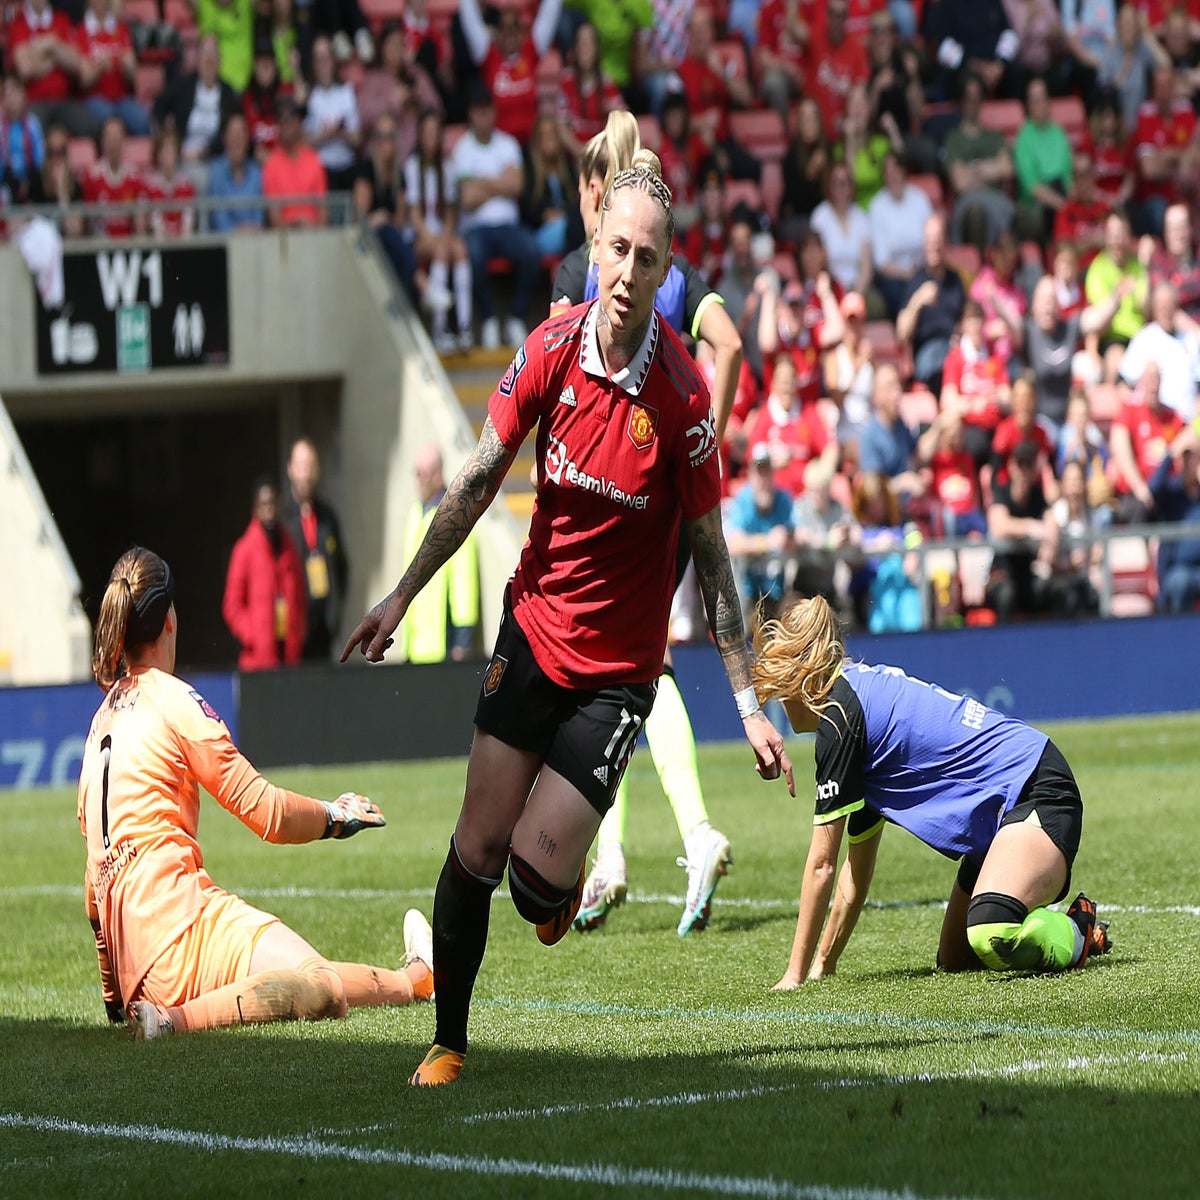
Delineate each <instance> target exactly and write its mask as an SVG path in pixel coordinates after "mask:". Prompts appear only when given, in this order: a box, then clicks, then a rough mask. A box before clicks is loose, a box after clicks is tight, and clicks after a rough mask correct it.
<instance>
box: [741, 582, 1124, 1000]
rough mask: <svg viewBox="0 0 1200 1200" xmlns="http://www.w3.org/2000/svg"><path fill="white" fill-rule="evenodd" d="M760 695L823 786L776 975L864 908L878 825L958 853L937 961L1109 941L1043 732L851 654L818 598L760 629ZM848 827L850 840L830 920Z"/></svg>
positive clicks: (1029, 958)
mask: <svg viewBox="0 0 1200 1200" xmlns="http://www.w3.org/2000/svg"><path fill="white" fill-rule="evenodd" d="M754 642H755V651H756V654H757V660H756V662H755V664H754V672H753V674H754V684H755V688H756V689H757V693H758V697H759V699H760V700H761V701H763V702H766V701H767V700H770V699H778V700H780V701H782V703H783V706H784V709H785V710H786V711H787V714H788V719H789V720H790V721H791V723H792V728H793V729H795V730H796V732H797V733H816V735H817V743H816V758H817V796H816V806H817V809H816V818H815V824H814V828H813V839H812V845H811V847H810V849H809V853H808V861H807V862H806V864H805V867H804V882H803V884H802V887H801V892H800V916H799V919H798V921H797V923H796V937H795V940H794V942H793V945H792V954H791V958H790V960H789V962H788V968H787V970H786V971H785V972H784V975H783V978H782V979H780V981H779V983H778V984H776V987H777V988H778V989H781V990H787V989H789V988H794V987H799V986H800V985H801V984H802V983H803V982H804V980H805V978H809V979H817V978H820V977H821V976H823V975H830V974H832V973H833V971H834V969H835V967H836V965H837V960H838V958H839V956H840V955H841V952H842V950H843V949H844V948H845V946H846V943H847V941H848V940H849V938H850V934H851V933H852V932H853V930H854V925H855V922H856V921H857V920H858V915H859V913H860V912H861V911H862V906H863V903H864V902H865V900H866V898H867V890H868V889H869V888H870V885H871V877H872V874H873V873H874V870H875V857H876V854H877V852H878V849H879V835H880V833H881V832H882V830H883V826H884V824H885V823H886V822H888V821H891V822H892V823H894V824H896V825H899V826H901V828H903V829H907V830H908V831H909V833H911V834H913V836H914V837H917V838H920V839H921V841H923V842H924V843H925V844H926V845H927V846H931V847H933V849H935V850H938V851H940V852H941V853H942V854H945V855H947V856H948V857H950V858H957V859H961V865H960V866H959V871H958V878H957V880H956V881H955V884H954V889H953V892H952V893H951V896H950V903H949V905H948V907H947V909H946V918H945V921H944V922H943V924H942V935H941V941H940V944H939V946H938V965H939V966H941V967H943V968H944V969H946V970H967V969H971V968H978V967H981V966H983V967H987V968H989V969H991V970H994V971H1011V970H1034V971H1062V970H1065V969H1067V968H1068V967H1082V966H1083V964H1084V963H1085V962H1086V961H1087V959H1088V957H1089V955H1091V954H1103V953H1105V952H1106V951H1107V950H1108V948H1109V939H1108V926H1107V924H1106V923H1105V922H1103V921H1097V920H1096V906H1095V905H1094V904H1093V903H1092V902H1091V901H1090V900H1089V899H1088V898H1087V897H1086V896H1084V895H1083V894H1082V893H1080V895H1079V896H1078V897H1077V898H1076V900H1075V901H1074V902H1073V903H1072V904H1071V906H1070V908H1069V909H1068V910H1067V911H1066V912H1065V913H1061V912H1055V911H1052V910H1050V909H1048V908H1046V907H1045V905H1047V904H1051V903H1054V902H1056V901H1059V900H1062V899H1063V897H1064V896H1066V894H1067V891H1068V890H1069V888H1070V886H1071V865H1072V863H1073V862H1074V860H1075V854H1076V852H1077V851H1078V849H1079V835H1080V829H1081V827H1082V824H1083V801H1082V800H1081V799H1080V796H1079V787H1078V785H1077V784H1076V782H1075V777H1074V776H1073V775H1072V774H1071V768H1070V767H1069V766H1068V765H1067V761H1066V759H1065V758H1063V756H1062V754H1061V752H1060V751H1059V750H1058V748H1057V747H1056V746H1055V745H1054V743H1053V742H1052V741H1050V739H1049V738H1048V737H1047V736H1046V735H1045V734H1044V733H1039V732H1038V731H1037V730H1036V729H1031V728H1030V727H1029V726H1028V725H1025V724H1023V723H1022V722H1021V721H1018V720H1016V719H1014V718H1012V717H1007V716H1004V715H1003V714H1002V713H998V712H994V711H993V710H992V709H990V708H987V707H986V706H984V705H983V704H980V703H979V701H978V700H974V699H971V698H970V697H967V696H959V695H955V694H954V693H953V692H948V691H945V690H944V689H942V688H940V687H936V686H934V685H932V684H928V683H923V682H922V681H921V680H919V679H912V678H910V677H909V676H907V675H905V674H904V672H903V671H901V670H900V669H899V668H898V667H868V666H863V665H861V664H857V663H851V662H850V661H848V660H847V658H846V652H845V648H844V647H843V645H842V641H841V637H840V635H839V633H838V626H837V619H836V617H835V616H834V614H833V612H832V610H831V609H830V608H829V605H828V604H827V603H826V602H825V601H824V600H823V599H821V598H820V597H815V598H813V599H811V600H799V601H797V602H796V603H795V604H794V605H793V606H792V607H791V608H790V609H789V610H788V611H787V612H786V613H785V614H784V615H783V616H782V617H781V618H780V619H779V620H778V621H767V622H766V623H765V624H764V625H763V626H762V627H761V628H759V629H758V630H757V631H756V633H755V639H754ZM843 832H848V833H849V836H850V848H849V851H848V853H847V858H846V863H845V866H844V867H843V870H842V874H841V878H840V880H839V882H838V886H837V894H836V896H835V899H834V905H833V910H832V912H831V913H830V915H829V920H828V922H827V923H825V934H824V937H823V939H822V941H821V945H820V947H819V948H818V946H817V938H818V936H819V935H820V933H821V926H822V923H823V922H825V912H826V908H827V907H828V905H829V898H830V893H831V892H832V891H833V887H834V876H835V872H836V869H837V860H838V851H839V849H840V847H841V841H842V835H843Z"/></svg>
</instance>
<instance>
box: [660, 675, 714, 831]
mask: <svg viewBox="0 0 1200 1200" xmlns="http://www.w3.org/2000/svg"><path fill="white" fill-rule="evenodd" d="M646 744H647V745H648V746H649V747H650V757H651V759H652V760H653V762H654V769H655V770H656V771H657V772H658V778H659V781H660V782H661V783H662V789H663V791H664V792H665V793H666V796H667V799H668V800H669V801H670V802H671V808H672V809H673V810H674V812H675V823H676V824H677V825H678V826H679V836H680V837H686V836H687V835H688V834H689V833H690V832H691V831H692V830H693V829H695V828H696V826H697V825H699V824H701V823H702V822H704V821H707V820H708V809H707V808H705V806H704V793H703V792H702V791H701V790H700V775H699V772H698V771H697V770H696V736H695V734H694V733H693V732H692V721H691V718H690V717H689V716H688V711H687V707H686V706H685V705H684V703H683V696H682V695H681V694H680V691H679V685H678V684H677V683H676V682H675V676H674V675H672V674H671V673H670V671H667V672H665V673H664V674H663V676H662V678H661V679H660V680H659V681H658V696H657V697H656V698H655V701H654V707H653V708H652V709H651V710H650V715H649V716H648V717H647V718H646Z"/></svg>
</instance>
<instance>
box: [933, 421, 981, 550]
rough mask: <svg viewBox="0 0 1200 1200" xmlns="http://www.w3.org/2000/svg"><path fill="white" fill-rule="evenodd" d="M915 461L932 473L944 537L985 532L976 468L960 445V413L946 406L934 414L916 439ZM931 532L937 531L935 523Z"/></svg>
mask: <svg viewBox="0 0 1200 1200" xmlns="http://www.w3.org/2000/svg"><path fill="white" fill-rule="evenodd" d="M917 461H918V462H919V463H920V464H921V465H922V466H926V467H928V468H929V470H930V472H931V473H932V475H933V483H932V486H931V492H932V496H933V502H934V505H935V509H934V512H935V517H936V519H937V520H938V521H940V524H941V530H940V532H941V534H942V535H943V536H945V537H967V536H968V535H969V534H972V533H976V534H986V533H987V515H986V514H985V513H984V511H983V493H982V490H981V489H980V486H979V469H978V467H976V465H975V459H974V458H973V457H972V455H971V452H970V451H969V450H967V449H966V447H965V446H964V445H963V419H962V413H961V412H960V411H959V410H957V409H953V408H950V409H947V410H946V411H945V412H940V413H938V414H937V416H936V417H934V419H933V422H932V423H931V424H930V426H929V428H928V429H926V430H925V432H924V433H923V434H921V436H920V437H919V438H918V439H917ZM934 531H935V532H937V531H938V526H937V523H936V522H935V525H934Z"/></svg>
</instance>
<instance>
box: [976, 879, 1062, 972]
mask: <svg viewBox="0 0 1200 1200" xmlns="http://www.w3.org/2000/svg"><path fill="white" fill-rule="evenodd" d="M977 899H978V900H986V899H987V897H984V896H981V897H978V898H977ZM1006 899H1008V900H1009V903H1011V904H1015V903H1016V902H1015V901H1012V900H1011V898H1006ZM975 903H976V901H972V906H974V905H975ZM968 913H969V910H968ZM989 915H990V914H989ZM997 915H998V914H997ZM967 922H968V923H967V940H968V941H969V942H970V943H971V949H972V950H974V951H975V953H976V954H977V955H978V956H979V959H980V961H981V962H982V963H983V965H984V966H985V967H987V968H988V969H989V970H992V971H1065V970H1066V969H1067V968H1068V967H1070V966H1072V965H1073V964H1074V962H1075V960H1076V958H1077V957H1078V946H1079V940H1080V934H1079V930H1078V928H1077V927H1076V925H1075V922H1074V921H1072V920H1071V918H1070V917H1068V916H1067V914H1066V913H1060V912H1052V911H1051V910H1050V909H1048V908H1035V909H1033V910H1031V911H1030V912H1029V914H1028V915H1027V916H1026V917H1025V919H1024V920H1023V921H1020V922H1017V921H1014V920H1008V921H1005V920H999V921H985V922H979V923H978V924H972V923H971V917H970V915H968V918H967Z"/></svg>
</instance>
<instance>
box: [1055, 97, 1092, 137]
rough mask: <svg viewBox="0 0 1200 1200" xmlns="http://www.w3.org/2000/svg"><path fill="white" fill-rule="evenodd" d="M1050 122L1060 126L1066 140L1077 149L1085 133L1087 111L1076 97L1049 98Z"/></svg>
mask: <svg viewBox="0 0 1200 1200" xmlns="http://www.w3.org/2000/svg"><path fill="white" fill-rule="evenodd" d="M1050 120H1052V121H1054V122H1056V123H1057V124H1059V125H1061V126H1062V127H1063V129H1065V130H1066V132H1067V140H1068V141H1069V142H1070V143H1071V145H1072V146H1074V147H1076V148H1078V146H1079V144H1080V142H1082V141H1083V138H1084V135H1085V134H1086V133H1087V127H1088V121H1087V110H1086V109H1085V108H1084V107H1083V101H1082V100H1081V99H1080V98H1079V97H1078V96H1052V97H1051V98H1050Z"/></svg>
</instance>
